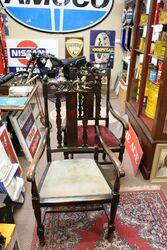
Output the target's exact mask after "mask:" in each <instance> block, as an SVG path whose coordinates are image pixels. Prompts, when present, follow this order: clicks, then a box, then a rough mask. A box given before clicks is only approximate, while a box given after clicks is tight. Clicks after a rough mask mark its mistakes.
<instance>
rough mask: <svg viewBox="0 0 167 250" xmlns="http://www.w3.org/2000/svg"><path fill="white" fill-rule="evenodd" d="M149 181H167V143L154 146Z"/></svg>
mask: <svg viewBox="0 0 167 250" xmlns="http://www.w3.org/2000/svg"><path fill="white" fill-rule="evenodd" d="M150 181H151V182H152V183H157V182H167V144H157V146H156V150H155V155H154V160H153V166H152V171H151V176H150Z"/></svg>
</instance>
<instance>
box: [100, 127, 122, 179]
mask: <svg viewBox="0 0 167 250" xmlns="http://www.w3.org/2000/svg"><path fill="white" fill-rule="evenodd" d="M96 132H97V136H98V138H99V141H100V143H101V145H102V147H103V149H104V151H105V152H106V154H107V155H108V157H109V159H110V160H111V161H112V163H113V165H114V167H115V169H116V171H117V178H118V179H119V178H121V177H124V176H125V171H124V169H123V166H122V163H121V162H120V161H119V159H118V158H117V157H116V155H115V154H114V153H113V152H112V151H111V150H110V149H109V148H108V146H107V145H106V144H105V143H104V141H103V138H102V136H101V134H100V130H99V127H98V126H96Z"/></svg>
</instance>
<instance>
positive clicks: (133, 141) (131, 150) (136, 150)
mask: <svg viewBox="0 0 167 250" xmlns="http://www.w3.org/2000/svg"><path fill="white" fill-rule="evenodd" d="M125 148H126V151H127V153H128V155H129V157H130V160H131V163H132V166H133V170H134V173H135V174H136V173H137V170H138V168H139V164H140V161H141V158H142V156H143V150H142V148H141V146H140V143H139V140H138V137H137V135H136V133H135V131H134V130H133V128H132V126H131V125H130V124H129V130H128V131H127V132H126V141H125Z"/></svg>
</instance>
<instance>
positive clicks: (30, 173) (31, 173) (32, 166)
mask: <svg viewBox="0 0 167 250" xmlns="http://www.w3.org/2000/svg"><path fill="white" fill-rule="evenodd" d="M47 134H48V129H45V133H44V135H43V138H42V139H41V142H40V145H39V148H38V150H37V151H36V153H35V156H34V158H33V160H32V162H31V163H30V165H29V168H28V173H27V181H29V182H33V181H34V177H35V171H36V167H37V164H38V162H39V160H40V158H41V156H42V154H43V152H44V150H45V146H46V141H47Z"/></svg>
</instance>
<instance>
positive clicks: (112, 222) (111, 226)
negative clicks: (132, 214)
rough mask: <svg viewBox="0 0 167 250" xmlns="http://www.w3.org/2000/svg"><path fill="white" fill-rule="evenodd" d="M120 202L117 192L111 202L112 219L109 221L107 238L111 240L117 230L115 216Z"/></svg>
mask: <svg viewBox="0 0 167 250" xmlns="http://www.w3.org/2000/svg"><path fill="white" fill-rule="evenodd" d="M118 203H119V194H118V193H115V194H114V196H113V199H112V203H111V210H110V220H109V222H108V235H107V239H108V241H109V242H111V241H112V238H113V233H114V230H115V216H116V212H117V206H118Z"/></svg>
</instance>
